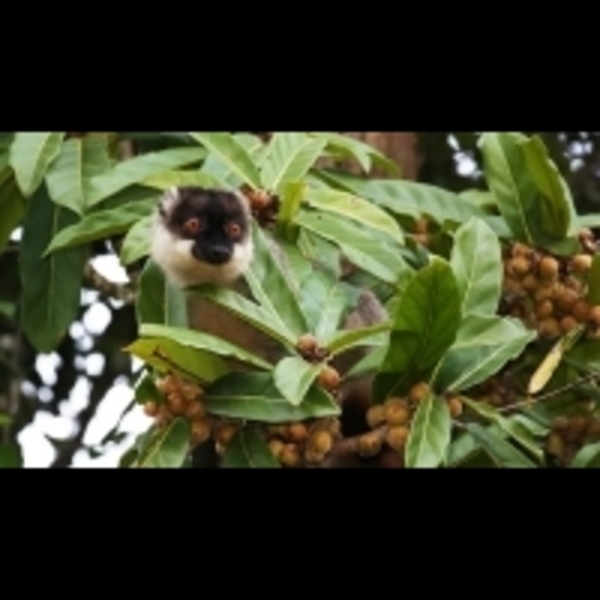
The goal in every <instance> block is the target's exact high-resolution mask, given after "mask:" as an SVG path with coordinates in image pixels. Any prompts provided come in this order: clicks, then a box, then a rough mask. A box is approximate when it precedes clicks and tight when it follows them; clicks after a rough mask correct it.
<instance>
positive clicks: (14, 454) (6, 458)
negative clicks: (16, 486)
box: [0, 444, 23, 469]
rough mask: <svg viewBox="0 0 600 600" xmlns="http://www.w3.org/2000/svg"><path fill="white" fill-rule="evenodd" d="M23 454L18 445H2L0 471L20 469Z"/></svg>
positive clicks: (0, 445)
mask: <svg viewBox="0 0 600 600" xmlns="http://www.w3.org/2000/svg"><path fill="white" fill-rule="evenodd" d="M21 467H23V454H22V452H21V447H20V446H19V445H18V444H0V469H20V468H21Z"/></svg>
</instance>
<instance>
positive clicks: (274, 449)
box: [268, 439, 285, 459]
mask: <svg viewBox="0 0 600 600" xmlns="http://www.w3.org/2000/svg"><path fill="white" fill-rule="evenodd" d="M268 446H269V450H270V451H271V454H272V455H273V456H274V457H275V458H277V459H279V458H280V457H281V453H282V452H283V449H284V448H285V444H284V443H283V442H282V441H281V440H278V439H272V440H269V443H268Z"/></svg>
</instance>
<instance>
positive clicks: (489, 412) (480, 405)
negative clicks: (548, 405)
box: [461, 396, 544, 462]
mask: <svg viewBox="0 0 600 600" xmlns="http://www.w3.org/2000/svg"><path fill="white" fill-rule="evenodd" d="M461 400H462V402H463V403H464V404H466V405H467V406H468V407H469V408H470V409H471V410H473V411H474V412H476V413H477V414H478V415H480V416H482V417H483V418H484V419H487V420H489V421H490V422H492V423H495V424H496V425H497V426H498V428H499V429H501V430H502V431H504V432H505V433H506V434H507V435H508V436H510V437H511V438H512V439H513V440H515V441H516V442H518V443H519V444H521V446H523V447H524V448H525V449H527V451H529V452H530V453H531V454H532V455H533V456H535V457H536V458H537V460H538V461H539V462H542V461H543V460H544V452H543V450H542V449H541V448H540V446H539V444H538V443H537V442H536V440H535V439H534V438H533V436H531V434H530V433H529V432H528V431H527V430H525V429H524V428H523V427H521V426H519V424H518V423H517V422H516V421H511V420H510V419H507V418H506V417H504V416H503V415H501V414H500V413H499V412H498V411H497V410H496V409H495V408H494V407H493V406H490V405H489V404H487V403H486V402H481V401H479V402H476V401H474V400H471V399H470V398H465V397H464V396H461Z"/></svg>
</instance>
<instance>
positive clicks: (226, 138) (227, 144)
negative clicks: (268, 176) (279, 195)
mask: <svg viewBox="0 0 600 600" xmlns="http://www.w3.org/2000/svg"><path fill="white" fill-rule="evenodd" d="M190 135H191V136H192V137H193V138H194V139H195V140H197V141H198V142H200V143H201V144H202V145H203V146H205V147H206V148H207V149H208V150H209V151H210V152H213V153H214V154H216V155H217V156H218V158H219V159H220V160H221V161H222V162H223V163H224V164H225V165H227V167H228V168H229V169H230V170H231V171H232V172H233V173H234V174H235V175H237V176H238V177H239V178H240V179H241V180H242V181H243V182H244V183H246V184H248V185H249V186H250V187H252V188H253V189H259V188H260V187H261V181H260V174H259V172H258V169H257V168H256V165H255V164H254V161H253V160H252V157H251V156H250V154H249V153H248V151H247V150H246V149H245V148H244V147H243V146H242V145H241V144H240V143H239V142H238V141H237V140H236V139H235V138H234V137H233V136H232V135H230V134H228V133H190Z"/></svg>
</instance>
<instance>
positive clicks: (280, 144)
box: [260, 133, 327, 195]
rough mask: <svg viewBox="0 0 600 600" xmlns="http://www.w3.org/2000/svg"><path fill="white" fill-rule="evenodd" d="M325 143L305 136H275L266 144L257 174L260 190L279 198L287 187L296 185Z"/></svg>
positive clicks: (294, 134) (282, 134) (285, 134)
mask: <svg viewBox="0 0 600 600" xmlns="http://www.w3.org/2000/svg"><path fill="white" fill-rule="evenodd" d="M326 144H327V142H326V140H322V139H311V138H310V137H309V136H307V135H306V134H305V133H275V134H274V135H273V137H272V138H271V139H270V141H269V143H268V144H267V147H266V150H265V156H264V160H263V163H262V169H261V172H260V177H261V182H262V187H263V188H264V189H265V190H270V191H273V192H274V193H276V194H278V195H280V194H281V193H282V192H283V190H284V189H285V185H286V184H287V183H290V182H293V181H300V180H301V179H302V178H303V177H304V175H306V173H307V172H308V170H309V169H310V168H311V167H312V166H313V164H314V163H315V162H316V160H317V159H318V158H319V156H320V155H321V153H322V151H323V149H324V148H325V146H326Z"/></svg>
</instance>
